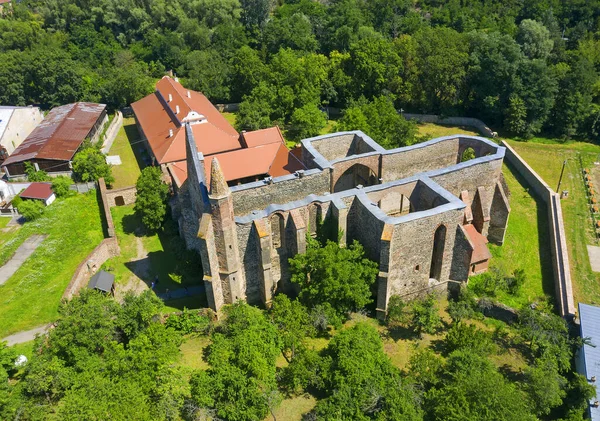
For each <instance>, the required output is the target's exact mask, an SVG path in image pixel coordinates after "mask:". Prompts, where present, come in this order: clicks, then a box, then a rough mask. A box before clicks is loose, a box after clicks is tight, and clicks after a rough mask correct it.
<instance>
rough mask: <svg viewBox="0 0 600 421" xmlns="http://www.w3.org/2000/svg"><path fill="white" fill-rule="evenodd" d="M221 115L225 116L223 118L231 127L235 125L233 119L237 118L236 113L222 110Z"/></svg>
mask: <svg viewBox="0 0 600 421" xmlns="http://www.w3.org/2000/svg"><path fill="white" fill-rule="evenodd" d="M221 115H222V116H223V117H225V120H227V121H228V122H229V124H231V125H232V126H233V127H235V119H236V118H237V114H236V113H227V112H222V113H221Z"/></svg>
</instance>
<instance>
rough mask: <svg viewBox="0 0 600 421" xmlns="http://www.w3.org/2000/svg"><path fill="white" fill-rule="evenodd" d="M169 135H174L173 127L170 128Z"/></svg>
mask: <svg viewBox="0 0 600 421" xmlns="http://www.w3.org/2000/svg"><path fill="white" fill-rule="evenodd" d="M169 137H173V129H169Z"/></svg>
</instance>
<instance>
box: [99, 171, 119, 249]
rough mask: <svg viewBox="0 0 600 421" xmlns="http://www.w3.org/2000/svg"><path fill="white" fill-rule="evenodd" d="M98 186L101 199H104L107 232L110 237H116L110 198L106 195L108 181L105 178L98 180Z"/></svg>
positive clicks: (103, 207)
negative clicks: (109, 204) (109, 203)
mask: <svg viewBox="0 0 600 421" xmlns="http://www.w3.org/2000/svg"><path fill="white" fill-rule="evenodd" d="M98 187H99V188H100V200H101V201H102V211H103V212H104V218H105V219H106V232H107V234H108V237H109V238H115V237H116V234H115V223H114V222H113V219H112V214H111V213H110V206H108V198H107V197H106V192H107V190H106V183H105V182H104V178H101V179H99V180H98Z"/></svg>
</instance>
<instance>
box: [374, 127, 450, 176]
mask: <svg viewBox="0 0 600 421" xmlns="http://www.w3.org/2000/svg"><path fill="white" fill-rule="evenodd" d="M434 140H435V141H429V142H425V143H419V144H417V145H413V146H409V147H407V148H400V149H392V150H389V151H387V152H385V153H384V154H382V156H381V175H380V177H381V178H382V180H383V182H384V183H385V182H387V181H393V180H400V179H402V178H406V177H411V176H413V175H416V174H418V173H423V172H427V171H431V170H437V169H439V168H446V167H449V166H450V165H454V164H456V162H457V157H458V148H459V142H458V138H442V140H443V141H440V140H438V139H434Z"/></svg>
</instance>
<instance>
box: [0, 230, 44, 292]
mask: <svg viewBox="0 0 600 421" xmlns="http://www.w3.org/2000/svg"><path fill="white" fill-rule="evenodd" d="M46 237H47V235H32V236H30V237H29V238H28V239H27V240H25V241H23V244H21V245H20V246H19V248H18V249H17V251H15V254H14V255H13V257H11V259H10V260H9V261H8V262H6V264H5V265H4V266H2V267H0V285H2V284H4V283H5V282H6V281H8V280H9V279H10V277H11V276H13V275H14V274H15V272H16V271H17V270H18V269H19V268H20V267H21V265H22V264H23V263H24V262H25V260H27V258H28V257H29V256H31V255H32V254H33V252H34V251H35V249H36V248H38V247H39V245H40V244H42V241H44V240H45V239H46Z"/></svg>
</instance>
